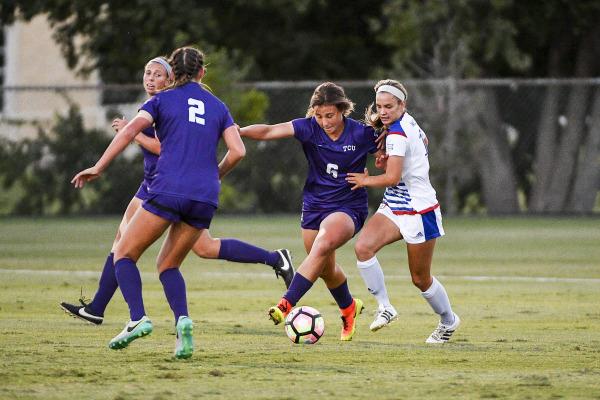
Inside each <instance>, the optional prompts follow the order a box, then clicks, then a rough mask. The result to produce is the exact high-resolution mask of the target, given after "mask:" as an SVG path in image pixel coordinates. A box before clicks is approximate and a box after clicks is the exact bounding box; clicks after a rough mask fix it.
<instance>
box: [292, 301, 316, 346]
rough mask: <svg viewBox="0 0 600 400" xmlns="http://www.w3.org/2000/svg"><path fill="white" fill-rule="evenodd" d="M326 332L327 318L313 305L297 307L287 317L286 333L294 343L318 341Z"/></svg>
mask: <svg viewBox="0 0 600 400" xmlns="http://www.w3.org/2000/svg"><path fill="white" fill-rule="evenodd" d="M324 332H325V320H324V319H323V317H322V316H321V313H320V312H319V311H317V310H315V309H314V308H312V307H308V306H302V307H296V308H294V309H293V310H292V311H291V312H290V313H289V314H288V316H287V317H286V318H285V333H286V334H287V335H288V337H289V338H290V340H291V341H292V342H294V343H302V344H314V343H317V341H318V340H319V339H320V338H321V336H323V333H324Z"/></svg>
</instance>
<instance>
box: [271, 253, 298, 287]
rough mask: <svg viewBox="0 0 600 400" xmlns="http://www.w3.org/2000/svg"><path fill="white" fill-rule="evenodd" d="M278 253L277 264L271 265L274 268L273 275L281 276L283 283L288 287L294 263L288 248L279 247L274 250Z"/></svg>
mask: <svg viewBox="0 0 600 400" xmlns="http://www.w3.org/2000/svg"><path fill="white" fill-rule="evenodd" d="M275 251H277V253H279V257H280V260H279V263H277V266H275V267H273V269H274V270H275V276H276V277H277V278H279V277H280V276H281V277H282V278H283V282H284V283H285V287H286V288H289V287H290V284H291V283H292V278H293V277H294V264H292V253H290V251H289V250H288V249H279V250H275Z"/></svg>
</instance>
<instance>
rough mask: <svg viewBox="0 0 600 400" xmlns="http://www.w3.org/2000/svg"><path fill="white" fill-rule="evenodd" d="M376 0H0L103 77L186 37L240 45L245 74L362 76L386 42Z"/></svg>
mask: <svg viewBox="0 0 600 400" xmlns="http://www.w3.org/2000/svg"><path fill="white" fill-rule="evenodd" d="M383 3H384V1H383V0H357V1H353V2H352V6H351V7H349V6H348V4H347V2H344V1H341V0H335V1H322V0H304V1H295V0H279V1H275V0H267V1H265V0H244V1H242V0H226V1H216V0H207V1H202V2H199V1H193V0H173V1H163V2H159V1H147V0H132V1H127V2H123V1H120V0H107V1H106V0H105V1H99V0H47V1H35V0H34V1H31V0H15V1H10V2H3V3H2V6H1V7H2V8H1V9H0V18H1V22H2V23H3V24H10V23H11V22H13V21H14V20H15V18H23V19H25V20H28V19H30V18H32V17H33V16H35V15H38V14H41V13H46V14H47V16H48V20H49V21H50V24H51V25H52V27H53V29H54V38H55V39H56V41H57V42H58V43H59V44H60V46H61V48H62V51H63V54H64V55H65V56H66V58H67V61H68V64H69V66H70V67H72V68H76V69H77V71H79V72H80V73H83V74H85V73H88V72H90V71H92V70H96V69H97V70H99V72H100V76H101V78H102V80H103V81H104V82H107V83H124V82H126V83H130V82H132V81H134V80H136V79H134V77H137V76H138V73H139V65H142V64H143V63H144V62H145V61H146V60H147V59H148V57H149V56H151V55H155V54H167V53H169V52H170V51H171V50H173V49H174V48H176V47H179V46H183V45H187V44H190V43H197V44H201V45H204V44H208V43H210V44H211V45H214V46H216V47H221V48H226V49H228V51H231V52H236V51H239V52H241V53H242V54H243V55H244V56H245V58H247V59H248V60H250V61H251V65H252V66H253V68H252V69H251V70H250V71H249V72H250V75H249V76H248V78H249V79H254V80H256V79H326V78H335V79H344V78H348V79H349V78H359V79H361V78H364V77H365V76H366V75H367V74H368V72H369V70H370V68H371V66H372V63H373V60H377V64H378V65H381V64H383V65H385V60H386V59H387V57H386V56H384V54H385V52H386V46H385V45H383V44H378V43H376V42H375V41H374V37H373V36H372V35H371V31H370V26H369V23H368V20H369V18H370V17H375V16H377V15H379V12H380V7H381V4H383Z"/></svg>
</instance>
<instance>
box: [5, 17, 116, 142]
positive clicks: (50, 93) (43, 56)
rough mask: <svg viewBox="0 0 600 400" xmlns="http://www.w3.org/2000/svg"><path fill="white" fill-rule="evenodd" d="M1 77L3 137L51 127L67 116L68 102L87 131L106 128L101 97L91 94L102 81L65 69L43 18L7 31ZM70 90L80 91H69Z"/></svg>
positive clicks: (94, 93)
mask: <svg viewBox="0 0 600 400" xmlns="http://www.w3.org/2000/svg"><path fill="white" fill-rule="evenodd" d="M3 75H4V82H3V85H4V90H3V91H2V96H3V99H2V100H3V101H2V109H1V110H0V136H4V137H8V138H10V139H19V138H23V137H26V136H31V135H34V134H35V133H36V132H37V125H38V124H39V125H41V126H42V127H47V126H49V124H51V122H52V120H53V118H54V116H55V115H56V113H59V114H64V113H65V112H66V111H67V110H68V107H69V101H72V102H74V103H76V104H78V105H79V107H80V109H81V112H82V114H83V116H84V121H85V125H86V127H106V125H107V124H106V120H105V113H104V109H103V107H101V105H100V91H99V90H97V89H95V88H93V87H94V86H95V85H97V84H98V83H99V78H98V75H97V74H95V73H94V74H91V76H90V77H89V78H87V79H84V78H82V77H78V76H76V75H75V73H74V71H72V70H70V69H69V68H68V67H67V64H66V61H65V60H64V58H63V57H62V55H61V53H60V49H59V47H58V45H57V44H56V43H55V42H54V40H53V39H52V31H51V29H50V26H49V24H48V21H47V20H46V18H45V17H44V16H38V17H35V18H34V19H32V20H31V21H30V22H22V21H19V22H16V23H15V24H13V25H10V26H7V27H5V28H4V69H3ZM69 86H71V87H72V86H79V88H78V89H77V90H73V89H66V90H65V87H69ZM82 86H88V87H90V88H88V89H82V88H81V87H82ZM61 87H62V88H63V90H59V89H60V88H61Z"/></svg>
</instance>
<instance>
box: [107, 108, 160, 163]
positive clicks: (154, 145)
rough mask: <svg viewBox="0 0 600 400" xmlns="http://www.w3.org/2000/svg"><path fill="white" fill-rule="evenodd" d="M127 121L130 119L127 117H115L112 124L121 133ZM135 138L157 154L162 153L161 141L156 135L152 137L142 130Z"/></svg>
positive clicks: (141, 144)
mask: <svg viewBox="0 0 600 400" xmlns="http://www.w3.org/2000/svg"><path fill="white" fill-rule="evenodd" d="M127 122H128V121H127V120H126V119H125V117H123V118H115V119H114V120H113V122H112V125H111V126H112V127H113V129H114V130H115V132H117V133H119V131H120V130H121V129H123V128H124V127H125V125H127ZM134 140H135V142H136V143H137V144H139V145H140V146H142V147H143V148H145V149H146V150H148V151H149V152H151V153H153V154H156V155H157V156H158V155H160V141H159V140H158V138H157V137H156V136H155V137H153V138H151V137H149V136H146V135H144V134H143V133H142V132H140V133H138V134H137V135H136V136H135V139H134Z"/></svg>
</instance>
